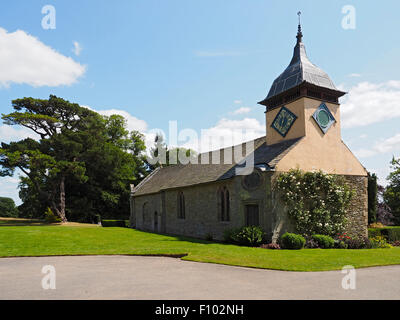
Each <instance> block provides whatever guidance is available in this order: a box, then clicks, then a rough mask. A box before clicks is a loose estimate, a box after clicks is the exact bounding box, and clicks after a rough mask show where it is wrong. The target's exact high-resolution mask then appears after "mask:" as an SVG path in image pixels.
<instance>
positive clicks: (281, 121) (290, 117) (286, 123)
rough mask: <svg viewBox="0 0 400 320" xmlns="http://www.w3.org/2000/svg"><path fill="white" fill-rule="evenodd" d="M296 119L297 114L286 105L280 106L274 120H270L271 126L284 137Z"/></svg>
mask: <svg viewBox="0 0 400 320" xmlns="http://www.w3.org/2000/svg"><path fill="white" fill-rule="evenodd" d="M296 119H297V116H296V115H295V114H294V113H293V112H291V111H290V110H289V109H287V108H286V107H282V108H281V109H280V110H279V112H278V114H277V115H276V117H275V119H274V121H272V125H271V127H272V128H274V129H275V130H276V131H278V133H279V134H280V135H281V136H282V137H285V136H286V135H287V133H288V132H289V130H290V128H291V127H292V125H293V123H294V122H295V121H296Z"/></svg>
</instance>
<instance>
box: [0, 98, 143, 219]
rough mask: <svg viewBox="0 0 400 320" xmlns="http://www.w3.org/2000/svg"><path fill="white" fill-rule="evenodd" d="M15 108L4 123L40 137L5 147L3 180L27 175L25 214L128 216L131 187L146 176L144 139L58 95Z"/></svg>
mask: <svg viewBox="0 0 400 320" xmlns="http://www.w3.org/2000/svg"><path fill="white" fill-rule="evenodd" d="M12 104H13V107H14V109H15V112H13V113H10V114H8V115H3V116H2V118H3V120H4V122H5V123H6V124H9V125H22V126H24V127H27V128H29V129H31V130H32V131H33V132H35V133H36V134H38V135H39V136H40V139H39V140H38V141H36V140H33V139H25V140H21V141H18V142H11V143H9V144H6V143H2V144H1V149H0V166H1V168H2V169H1V170H0V175H3V176H6V175H13V174H14V171H15V169H17V168H19V169H20V170H21V171H22V172H23V173H25V175H26V176H25V177H22V178H21V182H20V197H21V199H23V201H24V203H23V205H22V206H21V207H20V208H21V210H22V211H25V212H24V214H26V215H32V214H36V215H38V216H42V215H43V213H44V210H43V209H46V208H47V207H50V208H51V210H52V211H53V212H55V213H56V214H57V215H58V216H59V217H60V218H61V219H62V221H64V222H65V221H67V216H68V217H69V218H72V219H74V220H80V219H86V218H87V217H88V216H91V215H94V214H96V213H98V211H97V210H105V211H106V213H108V214H111V213H112V212H119V211H121V210H122V211H123V212H124V213H126V212H127V211H128V209H127V208H129V201H128V198H129V184H130V183H133V182H135V181H137V180H140V179H142V178H143V177H144V176H145V175H146V174H147V171H146V166H145V163H144V159H143V155H142V153H143V151H144V148H145V147H144V142H143V139H142V138H143V136H142V135H141V134H140V133H138V132H136V131H133V132H128V131H127V130H126V121H125V119H124V118H123V117H121V116H117V115H113V116H110V117H102V116H101V115H99V114H98V113H96V112H94V111H91V110H89V109H87V108H83V107H80V106H79V105H78V104H74V103H70V102H68V101H66V100H63V99H61V98H58V97H55V96H50V98H49V100H41V99H33V98H24V99H18V100H14V101H13V102H12ZM67 195H68V197H67ZM110 211H111V212H110Z"/></svg>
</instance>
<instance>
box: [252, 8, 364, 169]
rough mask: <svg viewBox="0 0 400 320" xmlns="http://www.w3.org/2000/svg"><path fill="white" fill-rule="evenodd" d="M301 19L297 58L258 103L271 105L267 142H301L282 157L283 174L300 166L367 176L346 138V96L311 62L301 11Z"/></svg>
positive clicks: (295, 50) (267, 109)
mask: <svg viewBox="0 0 400 320" xmlns="http://www.w3.org/2000/svg"><path fill="white" fill-rule="evenodd" d="M298 15H299V25H298V32H297V36H296V38H297V43H296V46H295V47H294V51H293V57H292V60H291V61H290V63H289V66H288V67H287V68H286V69H285V71H283V73H282V74H281V75H280V76H279V77H278V78H276V79H275V81H274V82H273V84H272V86H271V88H270V90H269V92H268V95H267V97H266V98H265V99H264V100H262V101H260V102H259V104H261V105H264V106H265V107H266V111H265V115H266V131H267V134H266V143H267V145H274V144H277V143H279V142H283V141H286V140H292V139H297V138H298V139H300V138H301V142H300V143H299V145H298V146H296V148H295V150H293V151H291V152H290V155H287V156H286V157H285V158H286V159H282V160H284V161H281V163H280V169H281V170H283V171H285V170H288V169H290V168H293V167H299V168H300V169H303V170H306V171H312V170H318V169H321V170H323V171H326V172H329V173H336V174H345V175H348V174H350V175H362V176H364V175H366V170H365V168H364V167H363V166H362V165H361V164H360V162H359V161H358V160H357V159H356V157H355V156H354V155H353V154H352V153H351V151H350V150H349V149H348V148H347V147H346V146H345V144H344V143H343V141H342V139H341V130H340V105H339V98H340V97H341V96H343V95H345V94H346V93H345V92H343V91H341V90H339V89H337V88H336V86H335V84H334V83H333V81H332V80H331V79H330V78H329V76H328V74H327V73H326V72H324V71H323V70H322V69H320V68H319V67H317V66H316V65H314V64H313V63H312V62H311V61H310V60H309V59H308V57H307V54H306V48H305V46H304V43H303V33H302V30H301V24H300V12H299V13H298ZM288 158H291V159H290V160H289V159H288ZM285 160H286V161H285Z"/></svg>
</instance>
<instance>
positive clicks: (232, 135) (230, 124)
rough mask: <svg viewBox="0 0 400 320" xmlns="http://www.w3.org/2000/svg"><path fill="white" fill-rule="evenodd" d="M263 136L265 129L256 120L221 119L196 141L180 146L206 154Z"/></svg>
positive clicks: (198, 136)
mask: <svg viewBox="0 0 400 320" xmlns="http://www.w3.org/2000/svg"><path fill="white" fill-rule="evenodd" d="M264 135H265V127H264V125H263V124H261V123H260V122H259V121H258V120H257V119H253V118H245V119H242V120H231V119H225V118H224V119H221V120H220V121H218V122H217V124H216V125H215V126H213V127H211V128H208V129H203V130H201V133H199V134H198V135H197V139H192V140H191V141H189V142H186V143H184V144H181V145H180V146H182V147H184V148H190V149H193V150H196V151H198V152H207V151H210V150H217V149H220V148H224V147H229V146H233V145H237V144H240V143H243V142H246V141H250V140H253V139H256V138H259V137H262V136H264Z"/></svg>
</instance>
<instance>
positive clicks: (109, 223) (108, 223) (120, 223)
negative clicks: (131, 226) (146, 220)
mask: <svg viewBox="0 0 400 320" xmlns="http://www.w3.org/2000/svg"><path fill="white" fill-rule="evenodd" d="M101 225H102V226H103V227H122V228H125V226H126V225H125V220H102V221H101Z"/></svg>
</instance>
